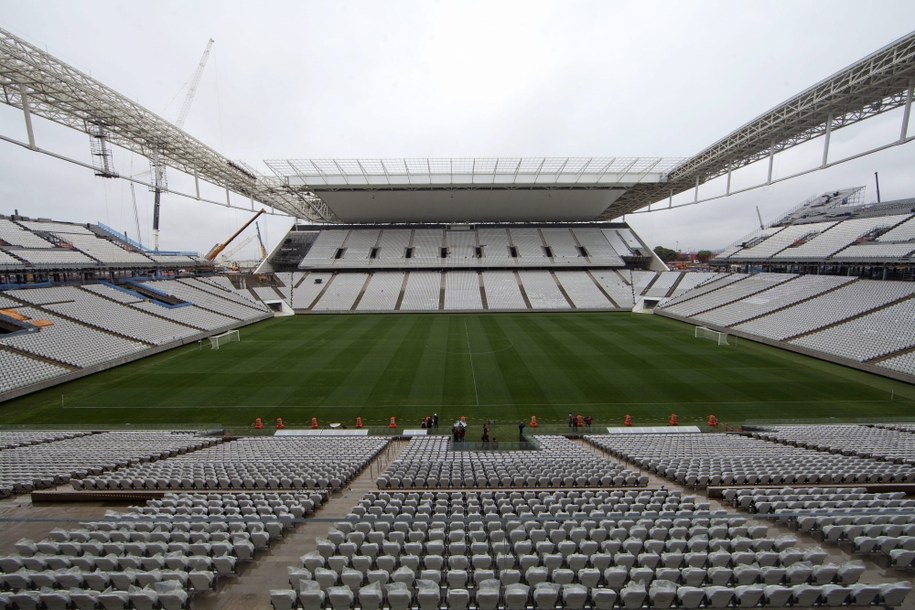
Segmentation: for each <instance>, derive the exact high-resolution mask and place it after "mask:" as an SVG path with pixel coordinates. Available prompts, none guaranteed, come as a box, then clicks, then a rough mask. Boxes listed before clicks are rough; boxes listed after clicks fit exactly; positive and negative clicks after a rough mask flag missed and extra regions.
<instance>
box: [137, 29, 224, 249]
mask: <svg viewBox="0 0 915 610" xmlns="http://www.w3.org/2000/svg"><path fill="white" fill-rule="evenodd" d="M212 48H213V39H212V38H210V39H209V40H208V41H207V46H206V48H205V49H204V50H203V56H202V57H201V58H200V63H198V64H197V69H196V70H194V76H192V77H191V81H190V83H189V84H188V87H187V95H186V96H185V97H184V103H183V104H181V110H180V111H179V112H178V118H177V119H175V127H179V128H180V127H182V126H183V125H184V121H186V120H187V115H188V113H189V112H190V111H191V104H192V103H194V96H195V95H196V94H197V86H198V85H199V84H200V78H201V77H202V76H203V69H204V68H205V67H206V65H207V60H208V59H209V58H210V49H212ZM149 164H150V166H151V168H152V179H153V189H152V191H153V250H155V251H156V252H158V251H159V208H160V205H161V201H162V192H163V191H166V190H168V181H167V177H166V175H165V164H164V163H163V162H162V161H161V160H160V159H159V155H158V154H156V153H155V152H153V153H152V154H151V155H150V157H149Z"/></svg>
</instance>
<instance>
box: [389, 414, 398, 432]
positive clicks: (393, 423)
mask: <svg viewBox="0 0 915 610" xmlns="http://www.w3.org/2000/svg"><path fill="white" fill-rule="evenodd" d="M396 427H397V419H396V418H394V417H392V418H391V423H389V424H388V428H390V429H391V430H393V429H395V428H396Z"/></svg>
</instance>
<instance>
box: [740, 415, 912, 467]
mask: <svg viewBox="0 0 915 610" xmlns="http://www.w3.org/2000/svg"><path fill="white" fill-rule="evenodd" d="M752 434H753V437H755V438H762V439H766V440H772V441H777V442H779V443H785V444H789V445H796V446H798V447H807V448H810V449H819V450H822V451H829V452H834V453H841V454H843V455H857V456H861V457H871V458H877V459H879V460H887V461H890V462H896V463H898V464H909V465H915V434H911V433H909V432H904V431H901V430H888V429H885V428H876V427H873V426H862V425H858V424H819V425H796V426H766V427H765V428H764V429H763V430H761V431H757V432H753V433H752Z"/></svg>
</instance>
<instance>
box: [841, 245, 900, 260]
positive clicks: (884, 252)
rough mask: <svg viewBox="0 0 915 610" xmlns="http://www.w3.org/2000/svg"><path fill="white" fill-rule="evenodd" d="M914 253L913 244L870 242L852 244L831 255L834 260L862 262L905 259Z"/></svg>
mask: <svg viewBox="0 0 915 610" xmlns="http://www.w3.org/2000/svg"><path fill="white" fill-rule="evenodd" d="M913 252H915V243H907V244H887V243H883V242H879V241H872V242H867V243H863V244H854V245H852V246H849V247H847V248H845V249H844V250H842V251H841V252H838V253H836V254H835V255H833V258H834V259H839V260H841V259H850V260H855V261H863V260H868V259H888V258H889V259H893V258H906V257H907V256H908V255H910V254H912V253H913Z"/></svg>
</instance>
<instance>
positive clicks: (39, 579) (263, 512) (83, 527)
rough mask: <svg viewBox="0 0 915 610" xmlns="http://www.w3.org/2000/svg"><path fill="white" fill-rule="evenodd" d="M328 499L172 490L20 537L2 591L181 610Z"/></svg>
mask: <svg viewBox="0 0 915 610" xmlns="http://www.w3.org/2000/svg"><path fill="white" fill-rule="evenodd" d="M325 497H326V496H325V495H324V494H323V493H319V492H310V493H305V492H301V493H282V494H280V493H258V494H231V495H220V494H207V495H192V494H168V495H165V496H164V497H163V498H162V499H161V500H149V501H148V502H147V503H146V506H143V507H134V508H131V509H129V510H128V511H127V512H114V511H112V512H110V513H109V514H108V515H107V516H106V517H105V518H104V519H103V520H97V521H88V522H85V523H82V524H80V527H78V528H73V529H64V528H58V529H55V530H53V531H52V532H51V533H50V535H49V536H48V537H47V538H46V539H44V540H41V541H38V542H34V541H32V540H28V539H22V540H20V541H19V542H18V543H17V544H16V550H17V554H15V555H8V556H5V557H2V558H0V571H2V572H3V574H2V575H0V578H2V580H3V583H4V588H5V589H6V593H3V594H0V595H3V596H5V597H4V598H3V601H4V602H5V603H8V602H13V603H15V604H16V607H19V608H38V607H43V608H49V609H50V608H68V607H71V604H72V607H74V608H99V607H100V608H105V609H115V608H118V609H126V608H134V609H140V608H149V609H153V608H161V609H162V610H179V609H184V608H187V607H189V603H190V602H189V600H190V599H191V598H192V597H193V596H194V595H195V594H197V593H202V592H205V591H211V590H215V589H216V588H217V587H218V586H219V583H220V581H221V580H222V579H225V578H228V577H234V576H236V574H237V572H238V568H239V564H241V563H245V562H249V561H251V560H252V559H254V557H255V552H258V551H264V550H265V549H267V548H268V546H269V544H270V541H271V540H272V539H277V538H281V537H282V536H283V533H284V530H285V529H288V528H290V527H291V526H292V525H293V524H294V523H295V522H296V521H297V520H300V519H301V518H303V517H305V516H307V515H309V514H311V513H312V512H314V510H315V509H316V508H317V507H319V506H320V505H321V504H322V503H323V501H324V499H325ZM7 607H11V606H10V605H9V603H8V605H7Z"/></svg>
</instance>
